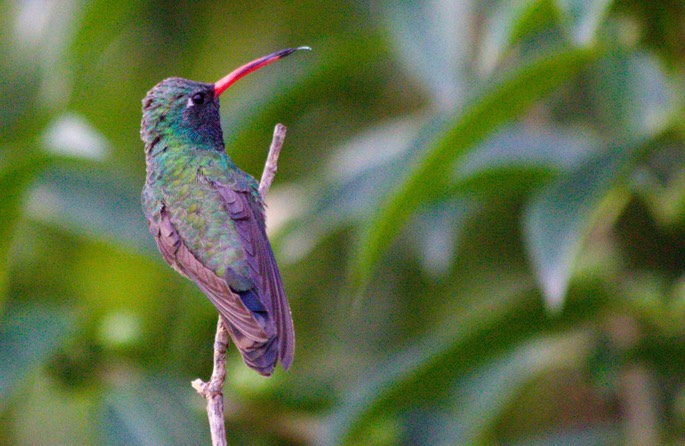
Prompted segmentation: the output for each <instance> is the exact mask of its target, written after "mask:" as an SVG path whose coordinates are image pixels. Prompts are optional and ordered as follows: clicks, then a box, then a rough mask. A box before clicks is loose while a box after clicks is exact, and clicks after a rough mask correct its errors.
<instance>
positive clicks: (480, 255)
mask: <svg viewBox="0 0 685 446" xmlns="http://www.w3.org/2000/svg"><path fill="white" fill-rule="evenodd" d="M0 4H1V5H2V7H1V9H0V11H2V13H1V14H0V21H1V26H0V29H1V33H2V38H0V47H1V49H2V57H1V58H0V81H1V82H0V93H1V97H2V105H0V135H1V136H0V138H1V139H0V216H1V220H0V221H1V222H2V223H1V224H0V257H1V258H2V264H1V265H0V284H1V286H0V290H1V291H0V443H1V444H7V445H14V444H16V445H76V444H79V445H81V444H83V445H86V444H93V445H95V444H104V445H191V444H193V445H195V444H198V445H199V444H209V432H208V428H207V423H206V415H205V412H204V400H203V399H202V398H201V397H199V396H198V395H197V394H196V393H195V391H194V390H193V389H192V388H191V386H190V382H191V381H192V380H194V379H196V378H198V377H199V378H203V379H207V377H208V376H209V374H210V371H211V355H212V350H211V348H212V341H213V336H214V329H215V323H216V312H215V310H214V309H213V307H212V306H211V305H210V303H209V302H208V301H207V299H206V298H205V297H204V296H203V295H202V294H201V293H200V292H199V291H198V290H197V289H196V288H195V286H194V285H193V284H192V283H190V282H188V281H187V280H185V279H183V278H181V277H180V276H178V275H177V274H176V273H175V272H174V271H173V270H172V269H171V268H169V267H168V266H167V265H166V264H164V263H163V261H162V260H161V257H160V255H159V254H158V252H157V250H156V249H155V247H154V245H153V242H152V239H151V237H150V235H149V234H148V232H147V227H146V224H145V222H144V218H143V215H142V213H141V210H140V204H139V194H140V189H141V187H142V183H143V180H144V158H143V145H142V142H141V141H140V139H139V135H138V131H139V125H140V117H141V112H140V108H141V99H142V98H143V97H144V95H145V94H146V92H147V91H148V90H149V89H150V88H151V87H152V86H153V85H154V84H156V83H157V82H158V81H160V80H161V79H163V78H165V77H169V76H181V77H187V78H191V79H194V80H201V81H206V82H213V81H215V80H217V79H219V78H220V77H221V76H223V75H225V74H226V73H228V72H229V71H230V70H232V69H233V68H235V67H237V66H239V65H241V64H243V63H245V62H247V61H249V60H252V59H254V58H256V57H259V56H262V55H265V54H268V53H270V52H272V51H275V50H278V49H281V48H286V47H290V46H299V45H309V46H311V47H312V48H313V51H312V52H309V53H306V52H299V53H296V54H294V55H293V56H291V57H289V58H287V59H284V60H282V61H280V62H278V63H276V64H273V65H270V66H269V67H267V68H265V69H263V70H261V71H259V72H257V73H254V74H252V75H250V76H249V77H247V78H245V79H243V80H241V81H240V82H239V83H238V84H236V85H235V86H234V87H231V90H229V91H228V92H227V93H226V94H224V95H223V96H222V120H223V126H224V131H225V138H226V141H227V148H228V152H229V154H230V155H231V156H232V157H233V158H234V159H235V161H236V162H237V164H238V165H239V166H241V167H242V168H243V169H244V170H246V171H248V172H250V173H251V174H253V175H254V176H256V177H259V176H260V175H261V170H262V167H263V163H264V160H265V157H266V154H267V150H268V145H269V142H270V139H271V133H272V130H273V126H274V125H275V124H276V123H277V122H281V123H283V124H285V125H286V126H288V129H289V133H288V136H287V139H286V143H285V147H284V150H283V152H282V155H281V159H280V164H279V173H278V175H277V177H276V180H275V183H274V186H273V188H272V190H271V192H270V193H269V195H268V199H267V201H268V205H269V209H268V224H269V230H270V237H271V239H272V242H273V245H274V249H275V252H276V257H277V259H278V261H279V264H280V267H281V271H282V274H283V276H284V281H285V287H286V290H287V292H288V295H289V298H290V302H291V306H292V311H293V316H294V320H295V326H296V331H297V350H296V356H295V362H294V364H293V366H292V369H291V370H290V371H289V372H287V373H286V372H283V371H282V370H279V371H278V372H277V373H276V374H275V376H273V377H272V378H270V379H265V378H262V377H260V376H258V375H257V374H256V373H254V372H252V371H250V370H248V369H247V368H246V367H245V366H244V365H243V364H242V362H241V361H240V358H239V355H238V354H237V353H236V352H235V350H234V349H233V347H231V349H230V350H229V355H228V371H229V372H228V373H229V376H228V379H227V383H226V388H225V397H226V420H227V430H228V437H229V441H230V443H231V444H236V445H240V444H245V445H285V444H287V445H310V444H319V445H338V444H344V445H399V444H407V445H424V444H425V445H458V444H536V445H539V444H564V445H568V444H597V445H618V444H633V445H648V444H649V445H653V444H682V443H683V442H684V441H685V274H684V273H685V149H684V142H685V113H684V112H685V107H684V105H685V93H683V92H684V91H685V77H684V73H685V4H684V3H683V2H682V1H680V0H656V1H655V0H488V1H475V0H472V1H468V0H463V1H457V0H453V1H448V0H424V1H401V2H391V1H387V2H386V1H375V2H362V1H352V0H347V1H341V2H321V1H298V2H294V1H274V0H271V1H268V0H250V1H231V2H219V1H192V2H191V1H186V2H164V1H158V0H157V1H143V0H132V1H108V0H91V1H80V0H13V1H9V0H6V1H2V2H1V3H0Z"/></svg>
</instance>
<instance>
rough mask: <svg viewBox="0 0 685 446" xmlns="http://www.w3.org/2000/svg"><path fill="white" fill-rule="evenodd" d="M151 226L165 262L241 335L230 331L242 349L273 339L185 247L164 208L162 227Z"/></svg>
mask: <svg viewBox="0 0 685 446" xmlns="http://www.w3.org/2000/svg"><path fill="white" fill-rule="evenodd" d="M149 223H150V231H151V232H152V233H153V235H154V236H155V241H156V242H157V246H158V247H159V250H160V252H161V253H162V256H163V257H164V260H166V262H167V263H168V264H169V265H171V266H173V267H174V269H176V270H177V271H178V272H179V273H181V274H182V275H184V276H186V277H187V278H189V279H191V280H192V281H193V282H195V283H196V284H197V285H198V286H199V287H200V289H201V290H202V291H204V293H205V294H206V295H207V297H208V298H209V299H210V300H211V301H212V303H213V304H214V306H215V307H216V308H217V310H218V311H219V313H220V314H221V315H222V316H223V317H224V318H225V319H226V320H227V321H228V322H230V324H231V325H232V326H233V327H234V328H235V329H236V330H237V331H238V332H237V333H236V332H232V330H228V332H229V334H230V335H231V338H233V341H234V342H235V343H236V345H237V346H238V347H239V348H243V349H249V348H252V347H253V346H254V345H255V343H264V342H267V341H268V340H269V338H270V336H269V335H268V334H267V333H265V331H264V329H263V328H262V326H261V325H260V324H259V323H258V322H257V320H256V319H255V318H254V316H253V315H252V312H251V311H250V310H249V309H247V308H246V307H245V305H244V304H243V302H242V300H241V299H240V296H238V295H237V294H236V293H234V292H233V291H231V289H230V288H229V286H228V284H227V283H226V281H225V280H224V279H223V278H221V277H219V276H217V275H216V274H215V273H214V272H213V271H212V270H210V269H209V268H207V267H205V266H204V265H203V264H202V263H201V262H200V261H199V260H198V259H197V258H196V257H195V256H194V255H193V254H192V253H191V252H190V250H189V249H188V247H186V245H185V244H184V243H183V240H181V237H180V236H179V234H178V232H177V231H176V228H175V227H174V225H173V223H172V222H171V219H170V217H169V214H168V213H167V211H166V209H165V208H164V207H162V209H161V212H160V218H159V223H158V224H157V223H154V222H153V221H151V220H150V221H149Z"/></svg>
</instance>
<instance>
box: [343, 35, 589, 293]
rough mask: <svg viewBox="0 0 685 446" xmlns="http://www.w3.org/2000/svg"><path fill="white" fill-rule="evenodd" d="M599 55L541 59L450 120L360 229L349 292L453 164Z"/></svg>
mask: <svg viewBox="0 0 685 446" xmlns="http://www.w3.org/2000/svg"><path fill="white" fill-rule="evenodd" d="M600 54H601V52H600V51H598V50H590V49H579V48H572V49H564V50H558V51H556V52H554V53H551V54H548V55H546V56H544V57H541V58H539V59H537V60H535V61H534V62H532V63H529V64H527V65H525V66H523V67H522V68H520V69H518V70H517V71H516V72H515V73H513V74H511V75H510V76H509V77H508V78H507V79H506V80H505V81H502V82H500V83H499V84H497V85H496V86H495V87H493V88H492V89H491V90H490V91H489V92H487V93H485V94H483V95H482V96H481V97H480V98H479V99H478V100H476V101H475V102H474V103H473V104H472V105H471V106H470V107H468V108H467V109H466V110H465V111H464V112H463V113H462V114H461V115H459V116H458V117H456V118H455V119H454V121H453V124H452V126H451V127H450V128H449V129H448V130H447V131H446V132H445V133H444V135H443V136H442V137H441V138H438V139H437V140H435V141H434V142H433V144H432V146H431V147H430V149H429V150H428V151H427V153H426V155H425V157H424V158H423V159H422V160H420V161H419V163H418V166H417V167H416V168H414V169H413V171H412V172H410V173H409V175H408V176H407V178H406V179H405V181H404V182H403V183H402V184H401V185H400V186H399V187H398V188H397V190H396V191H395V192H394V193H391V194H389V197H388V198H387V200H386V201H385V203H381V205H380V206H379V208H378V211H376V213H375V215H373V216H372V218H371V219H370V221H369V222H368V223H367V224H366V225H365V227H364V228H363V232H362V234H361V236H360V238H359V244H358V247H359V248H358V249H357V251H356V258H355V259H353V262H352V270H351V284H352V286H353V287H354V288H356V289H360V288H362V287H363V286H364V285H365V284H366V282H367V280H368V279H369V277H370V275H371V273H372V271H373V268H374V266H375V264H376V263H377V262H378V260H379V259H380V257H381V255H382V253H383V252H384V250H385V249H386V248H387V247H388V245H389V244H390V243H391V242H392V240H393V239H394V238H395V236H396V235H397V234H398V233H399V231H400V229H401V228H402V227H403V226H404V224H405V222H406V221H407V220H408V219H409V217H410V216H411V214H412V213H414V212H415V211H416V209H417V208H418V207H419V206H420V205H421V204H422V203H426V202H430V201H432V200H434V199H436V198H438V197H439V196H440V195H441V194H442V193H443V191H444V190H445V188H446V187H447V185H448V184H447V183H448V180H449V177H450V174H451V172H452V169H453V165H454V163H455V161H456V160H458V159H460V158H461V157H463V156H464V155H465V154H466V153H468V151H469V150H471V149H473V148H474V147H475V146H476V144H478V143H479V142H481V141H482V140H483V139H484V138H486V137H487V136H488V135H489V134H490V133H492V132H493V131H494V130H496V129H497V128H499V126H501V125H502V124H504V123H505V122H508V121H510V120H512V119H515V118H517V117H520V116H521V114H522V113H524V112H525V111H526V110H527V109H528V108H530V107H531V106H532V105H533V104H534V103H535V102H536V101H537V100H539V99H540V98H542V97H544V96H545V95H546V94H548V93H550V92H551V91H553V90H554V89H555V88H557V87H558V86H560V85H561V84H562V83H563V82H564V81H566V80H568V79H569V78H571V77H572V76H573V75H575V74H576V73H577V72H578V71H579V70H580V69H582V68H583V67H585V66H587V65H588V64H589V63H590V62H591V61H593V60H595V59H596V58H597V57H598V56H599V55H600Z"/></svg>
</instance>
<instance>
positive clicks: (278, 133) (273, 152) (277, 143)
mask: <svg viewBox="0 0 685 446" xmlns="http://www.w3.org/2000/svg"><path fill="white" fill-rule="evenodd" d="M287 130H288V129H287V128H286V126H284V125H283V124H276V128H274V136H273V139H272V140H271V147H269V156H268V157H267V159H266V164H264V171H263V172H262V180H261V181H260V182H259V195H260V196H261V197H262V200H266V194H267V193H269V189H270V188H271V183H272V182H273V180H274V177H275V176H276V171H278V156H279V155H280V154H281V147H283V141H285V133H286V131H287Z"/></svg>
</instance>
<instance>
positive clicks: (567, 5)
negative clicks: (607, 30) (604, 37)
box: [556, 0, 614, 45]
mask: <svg viewBox="0 0 685 446" xmlns="http://www.w3.org/2000/svg"><path fill="white" fill-rule="evenodd" d="M613 3H614V1H613V0H556V5H557V7H558V8H559V10H560V11H561V13H562V18H563V22H564V25H565V27H566V29H567V30H568V34H569V35H570V37H571V39H572V40H573V42H574V43H576V44H579V45H587V44H590V43H593V42H595V41H596V39H597V34H598V31H599V28H600V26H601V25H602V24H604V23H605V19H606V16H607V14H609V10H610V9H611V5H613Z"/></svg>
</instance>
